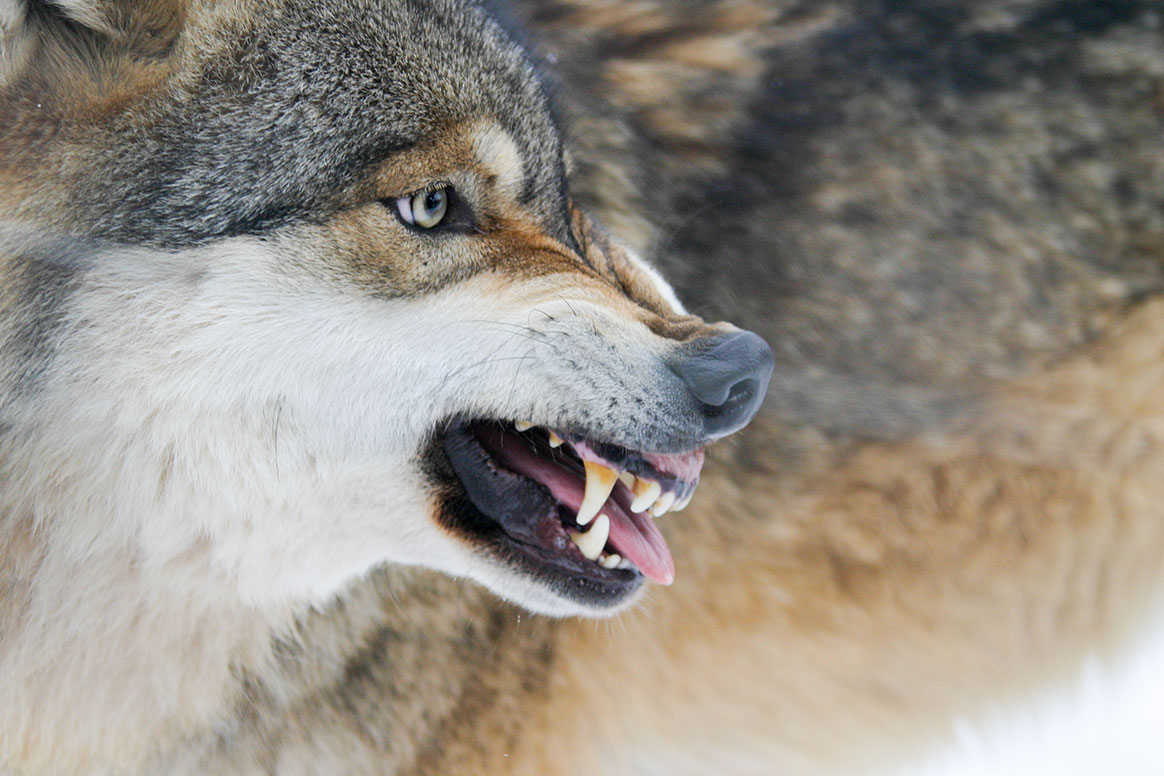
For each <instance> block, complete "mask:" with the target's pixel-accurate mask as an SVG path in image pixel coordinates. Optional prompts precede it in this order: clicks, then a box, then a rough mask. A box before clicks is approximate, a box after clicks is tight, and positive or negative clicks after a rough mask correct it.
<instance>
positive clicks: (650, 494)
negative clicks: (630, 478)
mask: <svg viewBox="0 0 1164 776" xmlns="http://www.w3.org/2000/svg"><path fill="white" fill-rule="evenodd" d="M631 490H632V491H633V492H634V494H635V500H634V501H632V502H631V505H630V508H631V511H632V512H642V511H643V510H644V509H646V508H647V507H649V506H650V505H651V504H654V503H655V501H657V500H658V498H659V495H660V494H661V493H662V492H663V486H662V485H660V484H659V483H657V482H655V481H654V480H644V479H643V478H642V477H639V478H638V479H636V480H635V486H634V487H633V488H631Z"/></svg>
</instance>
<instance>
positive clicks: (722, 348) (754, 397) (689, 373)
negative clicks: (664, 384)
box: [669, 331, 775, 437]
mask: <svg viewBox="0 0 1164 776" xmlns="http://www.w3.org/2000/svg"><path fill="white" fill-rule="evenodd" d="M774 365H775V357H774V355H773V354H772V348H770V347H768V343H767V342H765V341H764V340H763V339H761V338H760V337H759V336H758V335H756V334H753V333H752V332H750V331H737V332H733V333H731V334H727V335H723V336H719V337H711V338H707V339H703V340H698V341H696V342H695V343H693V347H691V348H689V349H686V352H685V353H684V354H683V355H681V356H677V357H676V358H675V359H674V360H673V361H672V362H671V363H670V364H669V366H670V368H671V371H672V372H674V373H675V374H677V375H678V376H679V377H680V379H682V380H683V382H684V383H685V384H686V385H687V388H688V389H689V390H690V391H691V393H692V395H694V396H695V398H696V399H698V400H699V402H700V404H701V405H702V407H701V409H702V413H703V431H704V433H705V434H706V435H707V436H709V437H722V436H726V435H728V434H731V433H732V432H734V431H739V430H740V429H741V428H743V427H744V426H746V425H747V424H748V421H750V420H751V419H752V416H754V415H755V414H756V411H757V410H758V409H760V403H761V402H762V401H763V400H764V394H765V392H766V391H767V390H768V380H769V379H770V378H771V377H772V368H773V366H774Z"/></svg>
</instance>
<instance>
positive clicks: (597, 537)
mask: <svg viewBox="0 0 1164 776" xmlns="http://www.w3.org/2000/svg"><path fill="white" fill-rule="evenodd" d="M609 538H610V518H609V517H607V516H606V515H599V516H598V519H597V520H595V521H594V525H592V526H591V527H590V530H589V531H587V532H586V533H574V532H570V539H571V540H573V542H574V544H576V545H578V549H579V550H581V551H582V554H583V555H585V556H586V557H587V558H589V559H590V560H598V556H599V555H601V554H602V548H603V547H605V546H606V540H607V539H609Z"/></svg>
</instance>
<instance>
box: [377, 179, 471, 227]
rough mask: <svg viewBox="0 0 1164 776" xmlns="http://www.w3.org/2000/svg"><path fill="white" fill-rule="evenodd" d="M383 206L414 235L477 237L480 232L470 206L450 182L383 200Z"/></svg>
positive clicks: (381, 202)
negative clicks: (452, 234)
mask: <svg viewBox="0 0 1164 776" xmlns="http://www.w3.org/2000/svg"><path fill="white" fill-rule="evenodd" d="M380 204H382V205H383V206H384V207H386V208H388V209H390V210H391V211H392V212H393V214H394V215H395V216H396V218H397V220H399V221H400V223H401V224H403V225H404V226H405V227H407V228H409V229H411V230H412V231H414V232H418V233H423V234H435V233H442V232H450V233H455V234H476V233H478V232H480V231H481V230H480V229H478V228H477V223H476V219H475V218H474V216H473V212H472V210H471V209H470V208H469V206H468V203H466V202H465V200H464V198H463V197H462V196H461V195H460V194H459V193H458V192H457V190H456V188H455V187H454V186H453V185H452V184H451V183H449V182H447V181H439V182H435V183H431V184H429V185H427V186H425V187H423V188H421V189H418V190H416V191H413V192H412V193H410V194H406V195H404V196H402V197H388V198H384V199H381V200H380Z"/></svg>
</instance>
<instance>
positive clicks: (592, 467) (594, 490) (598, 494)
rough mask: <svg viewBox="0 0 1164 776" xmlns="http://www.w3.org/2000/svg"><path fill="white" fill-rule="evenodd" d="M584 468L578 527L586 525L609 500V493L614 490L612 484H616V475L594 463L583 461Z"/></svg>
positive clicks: (611, 470)
mask: <svg viewBox="0 0 1164 776" xmlns="http://www.w3.org/2000/svg"><path fill="white" fill-rule="evenodd" d="M582 465H583V466H584V467H585V468H586V493H585V495H583V496H582V503H581V504H580V505H579V506H578V518H577V519H578V525H586V524H587V523H589V522H590V521H591V520H593V519H594V516H595V515H597V514H598V510H600V509H602V505H603V504H605V503H606V500H607V499H608V498H610V491H612V490H614V483H616V482H618V474H617V473H616V472H615V471H614V469H609V468H607V467H605V466H603V465H602V464H600V463H595V462H594V461H583V462H582Z"/></svg>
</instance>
